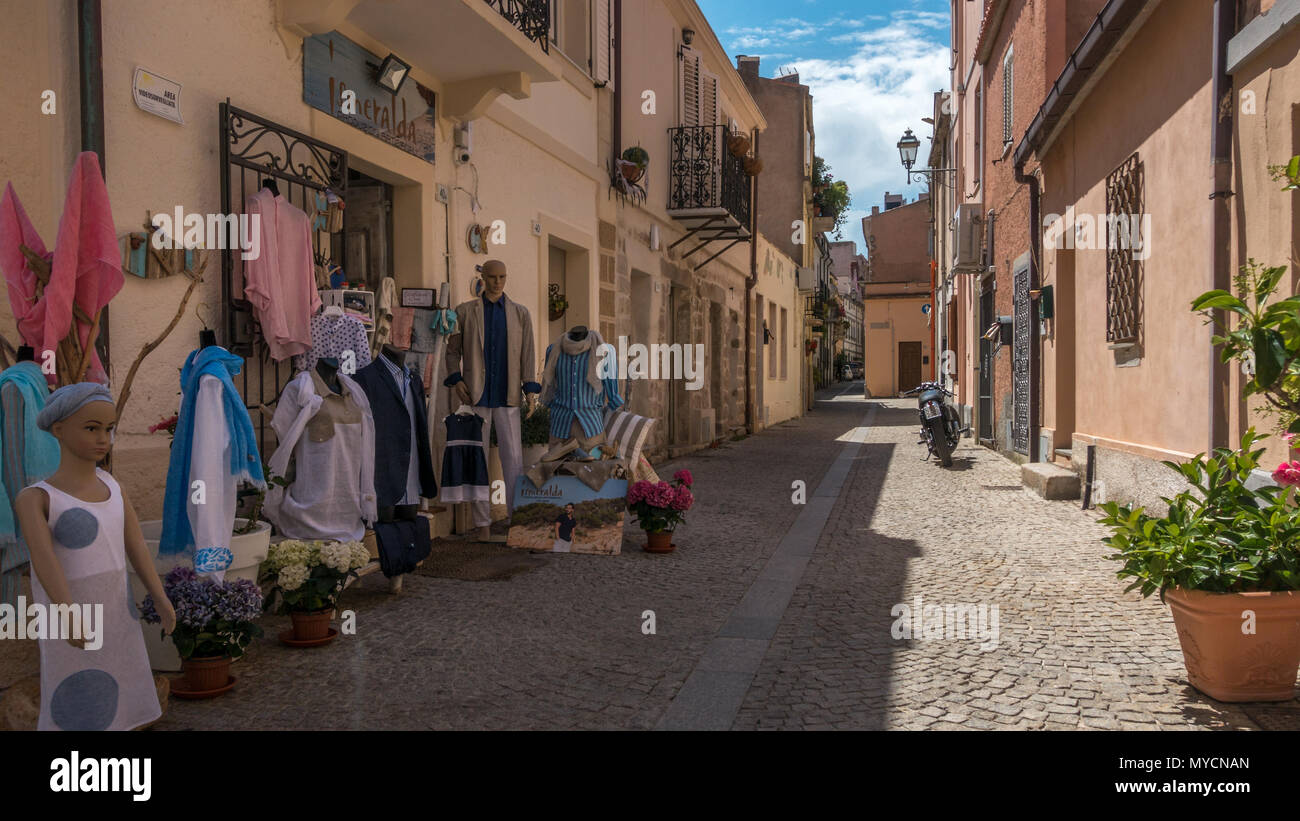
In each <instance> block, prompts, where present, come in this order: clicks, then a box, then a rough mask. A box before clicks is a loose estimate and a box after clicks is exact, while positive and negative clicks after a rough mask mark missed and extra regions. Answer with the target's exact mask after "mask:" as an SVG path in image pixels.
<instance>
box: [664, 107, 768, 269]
mask: <svg viewBox="0 0 1300 821" xmlns="http://www.w3.org/2000/svg"><path fill="white" fill-rule="evenodd" d="M727 134H728V130H727V127H726V126H725V125H703V126H684V127H680V128H670V129H668V145H669V153H670V156H669V161H668V174H669V179H668V215H669V216H670V217H672V218H673V219H675V220H677V221H678V222H681V223H682V224H683V225H684V226H685V227H686V228H688V229H689V233H687V235H686V236H684V237H682V238H681V239H679V240H678V241H677V242H675V243H673V245H674V246H675V245H677V244H679V243H681V242H683V241H685V240H687V239H690V238H695V239H696V240H697V241H698V242H699V244H698V245H697V246H696V247H695V248H694V249H693V250H691V251H689V252H687V253H686V254H684V256H687V257H689V256H690V255H691V254H694V253H695V252H696V251H698V250H700V249H701V248H703V247H704V246H705V245H708V244H709V243H711V242H714V241H717V240H725V241H728V243H727V245H726V246H724V247H723V248H722V250H720V251H718V252H717V253H715V254H714V255H713V256H711V257H709V258H708V259H706V260H705V261H704V262H702V263H700V264H699V265H696V266H695V267H696V269H697V270H698V269H699V268H700V267H702V266H703V265H705V264H706V263H708V262H709V261H710V260H712V259H713V258H714V257H717V256H718V255H719V254H722V253H723V252H725V251H726V250H727V249H728V248H730V247H731V246H732V245H735V244H736V243H738V242H744V241H746V240H748V239H749V238H750V230H749V227H750V181H751V178H750V177H749V175H748V174H746V173H745V165H744V161H743V160H742V158H740V157H736V156H734V155H732V153H731V152H730V151H728V150H727Z"/></svg>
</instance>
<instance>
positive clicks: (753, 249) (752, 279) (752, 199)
mask: <svg viewBox="0 0 1300 821" xmlns="http://www.w3.org/2000/svg"><path fill="white" fill-rule="evenodd" d="M749 142H750V144H751V145H753V146H754V156H755V157H757V156H758V127H757V126H755V127H754V128H753V129H752V130H751V138H750V141H749ZM749 186H750V187H749V276H748V277H746V278H745V340H746V341H745V431H746V432H747V433H753V432H754V417H755V413H754V410H755V408H754V395H755V391H754V380H755V379H756V378H761V377H759V376H758V374H757V372H756V371H753V370H751V368H752V367H753V365H754V316H753V314H754V286H755V285H757V284H758V175H757V174H755V175H754V176H752V177H750V178H749ZM765 341H766V338H765ZM760 361H761V360H760Z"/></svg>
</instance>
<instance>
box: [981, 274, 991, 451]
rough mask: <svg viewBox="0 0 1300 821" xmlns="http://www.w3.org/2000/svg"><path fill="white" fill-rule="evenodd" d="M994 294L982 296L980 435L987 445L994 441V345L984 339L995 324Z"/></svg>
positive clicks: (985, 293) (986, 292) (987, 291)
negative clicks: (985, 334) (990, 327)
mask: <svg viewBox="0 0 1300 821" xmlns="http://www.w3.org/2000/svg"><path fill="white" fill-rule="evenodd" d="M993 321H994V316H993V292H992V291H989V290H986V291H984V292H983V293H981V294H980V324H979V329H978V330H979V332H980V380H979V383H980V385H979V435H980V440H981V441H983V442H984V443H985V444H990V443H992V441H993V345H994V341H993V340H990V339H985V338H984V332H985V331H987V330H988V329H989V326H990V325H992V324H993Z"/></svg>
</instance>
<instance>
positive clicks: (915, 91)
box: [696, 0, 952, 253]
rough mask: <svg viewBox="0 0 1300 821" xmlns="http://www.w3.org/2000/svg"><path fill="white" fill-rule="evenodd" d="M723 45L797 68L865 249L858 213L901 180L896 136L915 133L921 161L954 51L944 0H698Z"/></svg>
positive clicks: (821, 148)
mask: <svg viewBox="0 0 1300 821" xmlns="http://www.w3.org/2000/svg"><path fill="white" fill-rule="evenodd" d="M696 2H697V3H698V4H699V6H700V9H701V11H703V12H704V16H705V17H706V18H708V21H709V25H710V26H712V27H713V31H714V33H715V34H717V35H718V39H719V40H720V41H721V42H722V47H723V48H725V49H726V50H727V54H728V56H729V57H730V58H731V64H732V65H733V66H734V65H735V63H736V55H737V54H748V55H751V56H759V57H761V58H762V59H761V61H760V63H759V73H760V74H761V75H763V76H764V77H775V76H778V75H780V74H786V73H789V72H790V71H791V70H797V71H798V72H799V80H800V82H802V83H804V84H805V85H807V86H808V87H809V88H810V90H811V91H812V95H813V118H814V124H815V127H816V129H817V153H818V154H819V155H821V156H822V157H824V158H825V159H826V161H827V162H828V163H829V164H830V166H831V174H832V175H833V176H834V177H835V178H836V179H842V180H845V181H846V182H847V183H848V184H849V190H850V191H851V192H852V194H853V207H852V209H851V210H850V212H849V219H848V222H847V223H846V224H845V226H844V239H851V240H855V241H857V243H858V252H859V253H863V252H864V250H865V249H864V243H863V240H862V223H861V218H862V217H863V216H865V215H867V214H870V213H871V206H872V205H882V204H883V202H884V196H885V192H886V191H890V192H892V193H895V194H898V193H903V194H906V195H907V199H908V201H909V202H911V201H912V200H914V199H915V198H916V196H917V194H919V193H921V192H922V191H924V190H925V187H924V186H923V185H919V184H913V185H911V186H908V185H905V183H906V179H907V176H906V173H905V172H904V171H903V166H902V164H901V163H900V162H899V158H898V149H897V147H896V145H895V144H896V143H897V142H898V139H899V138H900V137H901V136H902V135H903V130H904V129H906V128H910V129H912V131H913V132H914V133H915V134H916V135H917V136H918V137H920V138H921V141H922V149H921V152H922V153H921V157H922V161H921V162H920V164H921V165H924V157H925V152H926V151H927V147H926V146H928V142H927V141H926V137H927V136H928V135H929V134H930V133H931V131H930V126H929V125H928V124H926V123H923V122H921V118H922V117H930V116H933V107H934V92H936V91H940V90H942V89H945V88H947V86H948V79H949V75H948V67H949V65H950V60H951V55H952V51H951V46H950V39H949V20H948V15H949V6H948V2H947V0H890V1H888V2H887V1H886V0H696Z"/></svg>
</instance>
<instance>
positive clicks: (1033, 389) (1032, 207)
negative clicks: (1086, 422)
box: [1013, 160, 1042, 462]
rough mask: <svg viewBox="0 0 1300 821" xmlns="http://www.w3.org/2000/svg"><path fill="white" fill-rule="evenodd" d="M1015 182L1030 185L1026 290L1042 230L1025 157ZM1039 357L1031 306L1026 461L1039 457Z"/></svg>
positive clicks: (1033, 278) (1032, 280)
mask: <svg viewBox="0 0 1300 821" xmlns="http://www.w3.org/2000/svg"><path fill="white" fill-rule="evenodd" d="M1016 182H1017V183H1019V184H1020V185H1027V186H1029V290H1031V291H1033V290H1035V289H1036V288H1039V287H1040V285H1039V281H1038V278H1039V273H1038V261H1039V259H1041V252H1042V248H1041V241H1042V234H1041V233H1039V230H1038V226H1039V224H1040V222H1039V217H1038V208H1039V196H1040V193H1039V190H1038V177H1036V176H1034V175H1032V174H1028V175H1027V174H1025V165H1024V160H1021V161H1020V162H1018V163H1016ZM1041 365H1042V357H1041V356H1040V354H1039V351H1038V323H1037V322H1036V321H1035V320H1034V310H1033V306H1032V305H1031V306H1030V310H1029V379H1030V385H1029V461H1031V462H1037V461H1038V431H1039V425H1038V391H1039V388H1040V387H1041V382H1042V380H1041V378H1040V374H1039V369H1040V367H1041ZM1013 449H1014V448H1013Z"/></svg>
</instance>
